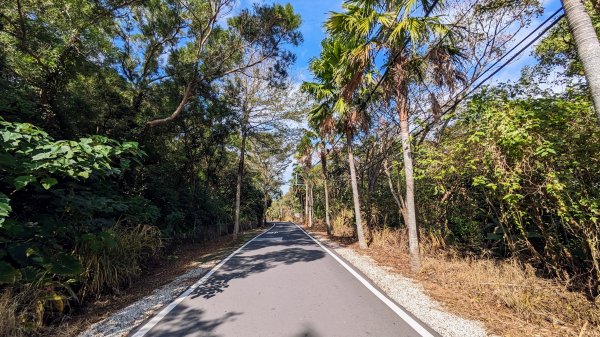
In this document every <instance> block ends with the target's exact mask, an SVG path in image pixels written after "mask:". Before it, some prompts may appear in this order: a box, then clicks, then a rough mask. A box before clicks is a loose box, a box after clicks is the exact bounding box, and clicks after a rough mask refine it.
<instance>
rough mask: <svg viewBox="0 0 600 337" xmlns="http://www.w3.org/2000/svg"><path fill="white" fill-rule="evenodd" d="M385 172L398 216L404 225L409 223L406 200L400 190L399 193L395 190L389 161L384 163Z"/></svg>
mask: <svg viewBox="0 0 600 337" xmlns="http://www.w3.org/2000/svg"><path fill="white" fill-rule="evenodd" d="M383 170H384V172H385V175H386V176H387V179H388V186H389V187H390V192H391V193H392V197H393V198H394V201H396V205H397V206H398V214H399V215H400V218H402V220H404V225H405V226H406V224H407V223H408V214H406V202H404V198H402V195H400V190H398V193H396V191H395V190H394V183H393V182H392V175H391V174H390V168H389V167H388V161H387V159H385V160H384V161H383Z"/></svg>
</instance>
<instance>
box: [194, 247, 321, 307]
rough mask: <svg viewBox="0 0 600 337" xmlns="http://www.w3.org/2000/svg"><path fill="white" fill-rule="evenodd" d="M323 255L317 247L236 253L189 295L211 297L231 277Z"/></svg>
mask: <svg viewBox="0 0 600 337" xmlns="http://www.w3.org/2000/svg"><path fill="white" fill-rule="evenodd" d="M323 257H325V253H324V252H323V251H322V250H321V249H318V248H314V249H308V248H299V247H292V248H285V249H282V250H277V251H273V252H268V253H262V254H252V255H236V256H234V257H232V258H231V259H230V260H229V261H227V263H225V264H224V265H223V266H222V267H221V268H220V269H219V271H218V272H217V273H215V275H213V276H212V277H210V278H209V279H208V280H207V281H206V282H204V283H203V284H202V285H200V286H199V287H198V288H197V289H196V290H195V291H194V292H193V293H192V294H191V295H190V296H191V298H198V297H203V298H211V297H214V296H216V295H217V294H219V293H222V292H223V291H224V290H225V289H226V288H228V287H229V282H230V281H231V280H233V279H240V278H245V277H248V276H249V275H252V274H257V273H262V272H264V271H266V270H268V269H271V268H274V267H276V266H277V265H282V264H285V265H290V264H294V263H305V262H311V261H315V260H318V259H322V258H323Z"/></svg>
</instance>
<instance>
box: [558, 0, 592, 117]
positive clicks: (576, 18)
mask: <svg viewBox="0 0 600 337" xmlns="http://www.w3.org/2000/svg"><path fill="white" fill-rule="evenodd" d="M561 1H562V5H563V8H564V10H565V14H566V15H567V21H568V22H569V27H570V28H571V34H573V39H574V40H575V45H576V46H577V55H578V56H579V59H580V60H581V63H582V64H583V70H584V71H585V77H586V79H587V82H588V85H589V87H590V91H591V92H592V99H593V101H594V109H595V110H596V116H597V117H598V121H599V122H600V69H598V65H600V43H599V42H598V36H597V35H596V31H595V30H594V25H593V24H592V20H591V19H590V16H589V15H588V13H587V12H586V9H585V5H584V4H583V1H582V0H561Z"/></svg>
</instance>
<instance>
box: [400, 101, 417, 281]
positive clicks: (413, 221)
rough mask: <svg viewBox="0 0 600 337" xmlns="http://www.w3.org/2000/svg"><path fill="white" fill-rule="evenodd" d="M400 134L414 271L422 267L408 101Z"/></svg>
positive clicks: (402, 107) (404, 108) (412, 267)
mask: <svg viewBox="0 0 600 337" xmlns="http://www.w3.org/2000/svg"><path fill="white" fill-rule="evenodd" d="M399 109H401V111H400V134H401V136H402V153H403V156H404V173H405V176H406V177H405V178H406V200H405V202H406V214H407V218H408V219H407V220H408V221H407V223H406V226H407V227H408V250H409V254H410V267H411V269H412V271H413V272H416V271H418V270H419V268H420V264H421V261H420V257H419V234H418V231H417V217H416V212H415V180H414V177H413V161H412V152H411V148H410V138H409V134H408V111H407V109H408V107H407V106H406V101H404V104H401V105H400V106H399Z"/></svg>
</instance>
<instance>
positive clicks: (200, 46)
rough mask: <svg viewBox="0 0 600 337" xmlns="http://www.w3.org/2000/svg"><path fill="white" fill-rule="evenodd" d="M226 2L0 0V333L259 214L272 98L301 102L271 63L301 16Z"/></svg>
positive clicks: (273, 168)
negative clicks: (181, 246) (176, 248)
mask: <svg viewBox="0 0 600 337" xmlns="http://www.w3.org/2000/svg"><path fill="white" fill-rule="evenodd" d="M234 5H235V1H231V0H211V1H200V0H189V1H188V0H184V1H179V0H174V1H170V0H166V1H162V0H156V1H155V0H150V1H145V0H143V1H138V0H133V1H132V0H109V1H88V0H66V1H62V0H61V1H55V0H48V1H45V0H44V1H37V0H16V1H13V0H6V1H2V2H1V5H0V7H1V11H0V46H1V47H0V115H1V117H0V125H1V127H0V134H1V137H0V177H1V178H0V291H1V293H2V296H1V298H2V300H1V301H0V302H1V303H0V307H1V308H0V309H1V311H2V313H1V314H0V321H1V322H2V323H1V324H0V325H1V326H2V327H0V334H2V335H10V336H13V335H16V334H19V333H24V334H26V335H29V334H32V333H33V332H34V331H35V330H37V329H38V328H39V327H41V326H42V325H43V324H46V323H51V322H53V321H55V320H57V319H60V317H61V316H62V315H64V314H67V313H69V311H72V310H73V309H76V308H77V307H79V306H81V305H85V303H86V302H88V301H89V300H92V299H94V298H96V297H97V296H100V295H101V294H106V293H111V292H115V291H117V290H119V289H122V288H124V287H126V286H127V285H129V284H131V282H133V281H134V280H135V279H136V278H137V277H139V276H140V275H141V273H142V272H143V270H144V268H145V267H146V266H147V265H148V264H149V263H151V262H152V260H153V259H155V258H158V257H159V256H160V255H161V254H162V253H163V252H164V250H168V249H169V248H170V247H172V246H173V245H175V244H177V243H180V242H186V241H188V242H199V241H206V240H213V239H215V238H218V237H219V236H222V235H225V234H227V233H234V232H235V234H237V233H238V232H239V231H240V230H243V229H247V228H250V227H252V226H257V225H260V224H261V223H262V222H263V221H264V217H265V210H266V208H267V207H268V205H269V203H270V200H271V198H272V197H273V196H275V194H276V193H277V192H278V186H279V185H278V184H279V181H280V179H281V173H282V172H281V168H279V167H278V166H277V165H272V164H271V163H273V162H275V163H279V162H280V161H281V160H280V158H282V157H283V158H286V157H287V156H289V151H290V150H291V149H292V147H291V145H286V144H288V143H290V142H291V141H292V140H293V135H294V130H293V128H292V126H291V125H293V123H291V122H293V121H295V120H298V119H299V118H300V117H299V116H300V113H301V111H300V110H297V109H298V108H301V106H300V105H298V106H295V105H291V104H286V106H285V107H282V102H284V101H298V102H302V100H300V99H295V98H294V97H295V96H296V95H298V91H297V90H293V88H291V87H290V83H289V79H288V74H287V72H288V69H289V67H290V65H291V64H292V63H293V62H294V60H295V56H294V54H293V53H292V52H291V51H290V47H293V46H297V45H298V44H300V43H301V42H302V39H303V38H302V35H301V34H300V32H299V30H298V27H299V25H300V23H301V20H300V17H299V15H297V14H296V13H295V12H294V10H293V8H292V7H291V6H290V5H279V4H273V5H255V6H254V7H252V8H248V9H241V10H239V11H236V12H235V13H234V11H233V10H234ZM257 89H258V90H257ZM269 112H276V113H273V114H270V113H269ZM240 154H241V155H240ZM245 157H247V158H245ZM244 159H246V161H245V160H244ZM236 177H237V179H236ZM236 190H237V191H238V197H237V200H238V203H237V204H236V202H235V200H236ZM240 191H242V195H243V198H240V195H239V194H240ZM240 200H241V201H240ZM236 206H237V207H236ZM236 208H237V212H236ZM236 220H237V221H236ZM11 324H12V325H13V326H11Z"/></svg>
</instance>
